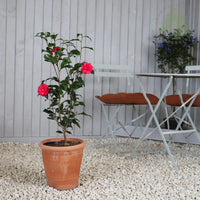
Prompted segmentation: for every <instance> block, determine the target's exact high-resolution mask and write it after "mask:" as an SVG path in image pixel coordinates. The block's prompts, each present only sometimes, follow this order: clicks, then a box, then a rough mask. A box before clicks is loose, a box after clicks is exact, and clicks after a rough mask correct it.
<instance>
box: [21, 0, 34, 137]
mask: <svg viewBox="0 0 200 200" xmlns="http://www.w3.org/2000/svg"><path fill="white" fill-rule="evenodd" d="M25 5H26V14H25V45H24V50H25V54H24V88H23V89H24V105H23V107H24V135H26V136H31V130H32V98H33V97H32V84H33V81H32V74H33V40H34V38H33V37H34V29H33V28H34V26H33V25H34V9H33V8H34V1H32V0H27V1H26V4H25Z"/></svg>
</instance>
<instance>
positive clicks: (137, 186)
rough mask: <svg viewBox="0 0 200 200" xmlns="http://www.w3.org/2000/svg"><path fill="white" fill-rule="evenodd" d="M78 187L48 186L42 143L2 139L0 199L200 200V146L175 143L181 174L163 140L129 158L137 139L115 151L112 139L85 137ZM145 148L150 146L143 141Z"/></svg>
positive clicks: (0, 148) (120, 141)
mask: <svg viewBox="0 0 200 200" xmlns="http://www.w3.org/2000/svg"><path fill="white" fill-rule="evenodd" d="M86 142H87V145H86V147H85V150H84V157H83V162H82V167H81V174H80V181H79V182H80V183H79V186H78V187H77V188H75V189H73V190H69V191H58V190H56V189H53V188H51V187H49V186H48V185H47V182H46V178H45V172H44V168H43V163H42V157H41V151H40V149H39V147H38V144H28V143H0V159H1V162H0V200H15V199H20V200H21V199H22V200H23V199H28V200H57V199H59V200H60V199H70V200H101V199H103V200H123V199H130V200H134V199H139V200H140V199H141V200H145V199H150V200H152V199H153V200H157V199H158V200H161V199H163V200H167V199H170V200H172V199H173V200H175V199H177V200H180V199H187V200H191V199H197V200H198V199H200V157H199V155H200V147H199V146H198V145H190V146H189V145H180V144H175V145H173V147H172V150H173V152H175V153H173V156H174V159H175V160H176V161H177V166H178V169H179V173H178V174H176V172H175V171H174V168H173V166H172V164H171V161H170V159H169V157H168V155H166V154H163V153H160V150H162V148H163V144H162V143H161V142H158V141H150V142H149V144H150V147H151V148H152V149H153V151H156V152H155V153H153V154H141V153H138V154H137V155H135V156H134V157H133V159H132V160H129V159H127V157H128V156H129V155H130V151H131V149H132V148H133V146H134V145H135V143H136V140H134V139H132V140H131V141H129V143H128V144H127V145H123V144H121V143H122V142H124V138H119V139H118V142H119V143H120V144H119V146H120V148H122V149H123V150H125V152H124V153H122V154H121V155H116V154H115V153H114V149H113V145H110V142H111V141H110V140H105V141H104V142H103V144H102V145H101V146H100V147H99V148H98V149H95V148H94V144H96V142H97V141H96V140H94V139H88V140H86ZM141 149H142V150H145V149H146V145H145V143H144V146H141Z"/></svg>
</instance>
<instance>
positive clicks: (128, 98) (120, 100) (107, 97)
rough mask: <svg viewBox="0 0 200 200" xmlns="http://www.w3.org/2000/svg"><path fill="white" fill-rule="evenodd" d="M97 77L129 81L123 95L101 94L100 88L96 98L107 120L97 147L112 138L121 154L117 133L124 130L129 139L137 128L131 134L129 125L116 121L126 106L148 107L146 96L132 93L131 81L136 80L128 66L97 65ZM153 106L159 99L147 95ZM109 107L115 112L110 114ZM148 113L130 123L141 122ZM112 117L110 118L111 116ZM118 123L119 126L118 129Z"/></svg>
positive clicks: (95, 66)
mask: <svg viewBox="0 0 200 200" xmlns="http://www.w3.org/2000/svg"><path fill="white" fill-rule="evenodd" d="M94 69H95V76H97V78H98V81H99V82H102V78H103V77H108V78H110V79H111V78H115V79H116V78H117V80H119V78H120V79H123V80H124V81H125V80H126V81H127V87H128V89H127V91H123V92H121V93H116V92H115V93H112V91H111V92H109V93H106V94H103V95H102V94H101V90H102V87H100V95H98V96H96V98H97V99H98V100H99V101H100V103H101V106H102V109H103V113H104V117H105V120H106V126H105V132H104V133H103V135H102V136H101V137H100V139H99V141H98V143H97V145H96V147H98V146H99V145H100V143H101V141H102V139H103V138H105V137H111V138H112V139H113V143H114V145H115V150H116V152H117V153H120V151H119V148H118V145H117V142H116V134H115V133H116V132H117V131H119V130H120V129H123V130H124V132H125V133H126V134H127V136H128V138H127V141H128V139H129V138H130V137H131V136H132V135H133V133H134V131H135V130H136V128H137V126H135V128H134V129H133V130H132V131H131V132H129V131H128V130H127V128H126V125H127V124H122V123H121V122H120V121H119V120H118V121H117V120H116V117H117V114H118V113H119V111H120V109H121V108H122V107H125V106H126V105H132V108H134V106H135V105H147V104H148V103H147V102H146V100H145V98H144V96H143V94H142V93H132V92H131V88H132V85H131V80H132V79H133V78H134V75H133V73H132V69H131V67H130V66H128V65H103V64H95V65H94ZM111 90H112V89H111ZM147 96H148V97H149V99H150V101H151V103H152V104H154V105H155V104H156V103H157V102H158V98H157V97H156V96H154V95H152V94H147ZM107 106H112V107H113V108H115V109H114V112H113V113H112V115H111V113H109V112H108V110H107V109H106V107H107ZM147 113H148V110H147V111H146V110H145V112H144V113H143V114H141V115H140V116H137V117H136V118H135V119H133V120H131V121H130V122H129V123H135V122H137V121H139V120H141V119H142V118H143V117H144V116H145V115H146V114H147ZM109 115H110V116H109ZM116 123H117V124H118V125H119V126H118V127H117V128H116ZM127 141H126V142H127Z"/></svg>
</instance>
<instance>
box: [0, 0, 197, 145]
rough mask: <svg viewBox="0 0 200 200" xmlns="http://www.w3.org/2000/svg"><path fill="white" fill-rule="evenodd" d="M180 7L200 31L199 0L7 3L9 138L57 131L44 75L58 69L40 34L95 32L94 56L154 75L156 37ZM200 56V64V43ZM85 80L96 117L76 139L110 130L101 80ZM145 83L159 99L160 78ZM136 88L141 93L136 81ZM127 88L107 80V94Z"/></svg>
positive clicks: (3, 3)
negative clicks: (42, 89)
mask: <svg viewBox="0 0 200 200" xmlns="http://www.w3.org/2000/svg"><path fill="white" fill-rule="evenodd" d="M172 9H177V10H178V12H181V13H183V15H187V20H188V22H189V25H190V27H191V28H195V29H197V31H198V32H200V30H199V29H200V15H199V9H200V3H199V0H0V47H1V48H0V63H1V64H0V139H1V141H9V140H10V141H12V140H14V141H39V140H41V139H43V138H46V137H53V136H56V135H55V131H56V126H55V123H54V122H49V121H48V120H47V119H46V115H45V113H43V112H42V110H43V108H45V105H47V103H46V102H44V101H43V100H42V99H41V98H40V97H38V96H37V87H38V85H39V84H40V82H41V80H42V79H45V78H46V77H48V76H49V74H51V73H52V72H51V69H50V67H49V64H46V63H45V62H44V61H43V59H42V56H41V47H42V44H41V40H40V39H38V38H35V37H34V35H35V34H36V33H37V32H40V31H52V32H55V33H59V34H60V35H62V36H64V37H66V38H72V37H74V36H75V35H76V33H77V32H81V33H84V34H87V35H89V36H90V37H91V38H92V39H93V40H92V42H90V43H89V44H88V45H91V46H93V47H94V52H93V53H92V52H89V53H87V54H86V55H85V58H86V60H87V61H89V62H91V63H111V64H129V65H131V66H132V69H133V72H134V73H138V72H154V71H157V68H156V65H155V59H154V46H153V43H152V40H153V35H154V34H155V33H157V32H158V30H159V28H160V26H161V25H162V24H163V21H164V19H165V16H166V15H167V14H169V13H170V11H171V10H172ZM195 53H196V55H197V56H198V62H200V56H199V47H198V49H197V51H196V52H195ZM85 80H86V87H85V88H84V89H83V90H81V91H80V92H81V93H82V94H83V96H84V100H85V103H86V107H85V111H86V112H87V113H89V114H91V115H92V118H88V117H82V118H80V121H81V129H78V128H75V129H74V136H82V137H83V136H86V137H88V136H92V137H95V136H99V135H100V134H101V133H102V131H103V128H104V125H103V124H104V118H103V115H102V110H101V108H100V105H99V104H98V102H97V101H96V99H95V98H94V96H95V95H97V94H98V91H99V85H98V82H97V80H96V79H95V78H94V77H93V76H92V75H89V76H87V77H86V78H85ZM116 83H117V84H116ZM112 84H114V85H112ZM111 85H112V86H113V87H111ZM145 85H146V88H147V89H148V91H149V92H154V93H155V94H157V95H158V96H159V93H160V91H161V90H162V84H161V83H160V82H159V80H158V79H155V80H152V79H149V80H147V79H146V80H145ZM160 85H161V88H160V87H158V86H160ZM133 86H134V91H138V90H139V89H138V84H137V82H136V81H135V79H134V80H133ZM111 88H113V90H112V89H111ZM125 89H126V83H125V82H124V81H123V80H118V81H117V82H116V81H115V82H112V81H109V80H107V79H104V80H103V90H102V92H103V93H105V92H109V91H110V92H112V91H115V92H117V91H124V90H125ZM110 111H112V110H110ZM133 115H134V113H133V112H132V109H130V108H126V109H125V110H124V111H122V113H121V115H120V116H119V118H120V119H121V120H122V121H127V120H128V119H131V117H132V116H133Z"/></svg>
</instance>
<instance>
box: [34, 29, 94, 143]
mask: <svg viewBox="0 0 200 200" xmlns="http://www.w3.org/2000/svg"><path fill="white" fill-rule="evenodd" d="M36 37H40V38H41V39H42V40H43V41H45V48H44V49H42V53H43V54H44V60H45V61H46V62H49V63H50V64H51V66H52V67H53V71H54V73H52V76H51V77H49V78H47V79H46V80H43V81H42V83H41V85H40V86H39V88H38V93H39V95H41V96H44V97H45V98H46V100H49V102H50V104H49V106H48V108H46V109H44V112H45V113H47V114H48V119H50V120H55V121H56V122H57V125H58V126H59V127H61V129H59V130H58V131H57V132H58V133H63V136H64V139H65V141H66V133H69V134H70V133H71V131H72V128H73V126H74V125H76V126H78V127H80V124H79V120H78V118H77V116H78V115H87V114H86V113H85V112H77V111H76V110H75V108H76V107H78V106H85V104H84V102H83V101H82V98H81V95H80V94H79V93H78V90H79V89H80V88H82V87H84V86H85V82H84V79H83V77H82V74H89V73H93V66H92V65H91V64H90V63H87V62H81V55H82V51H83V50H84V49H90V50H93V49H92V48H91V47H87V46H83V41H84V40H86V39H89V40H91V39H90V38H89V37H88V36H84V35H83V34H77V37H76V38H75V39H71V40H65V39H63V38H58V34H51V33H50V32H40V33H37V34H36ZM46 83H47V84H46Z"/></svg>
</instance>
